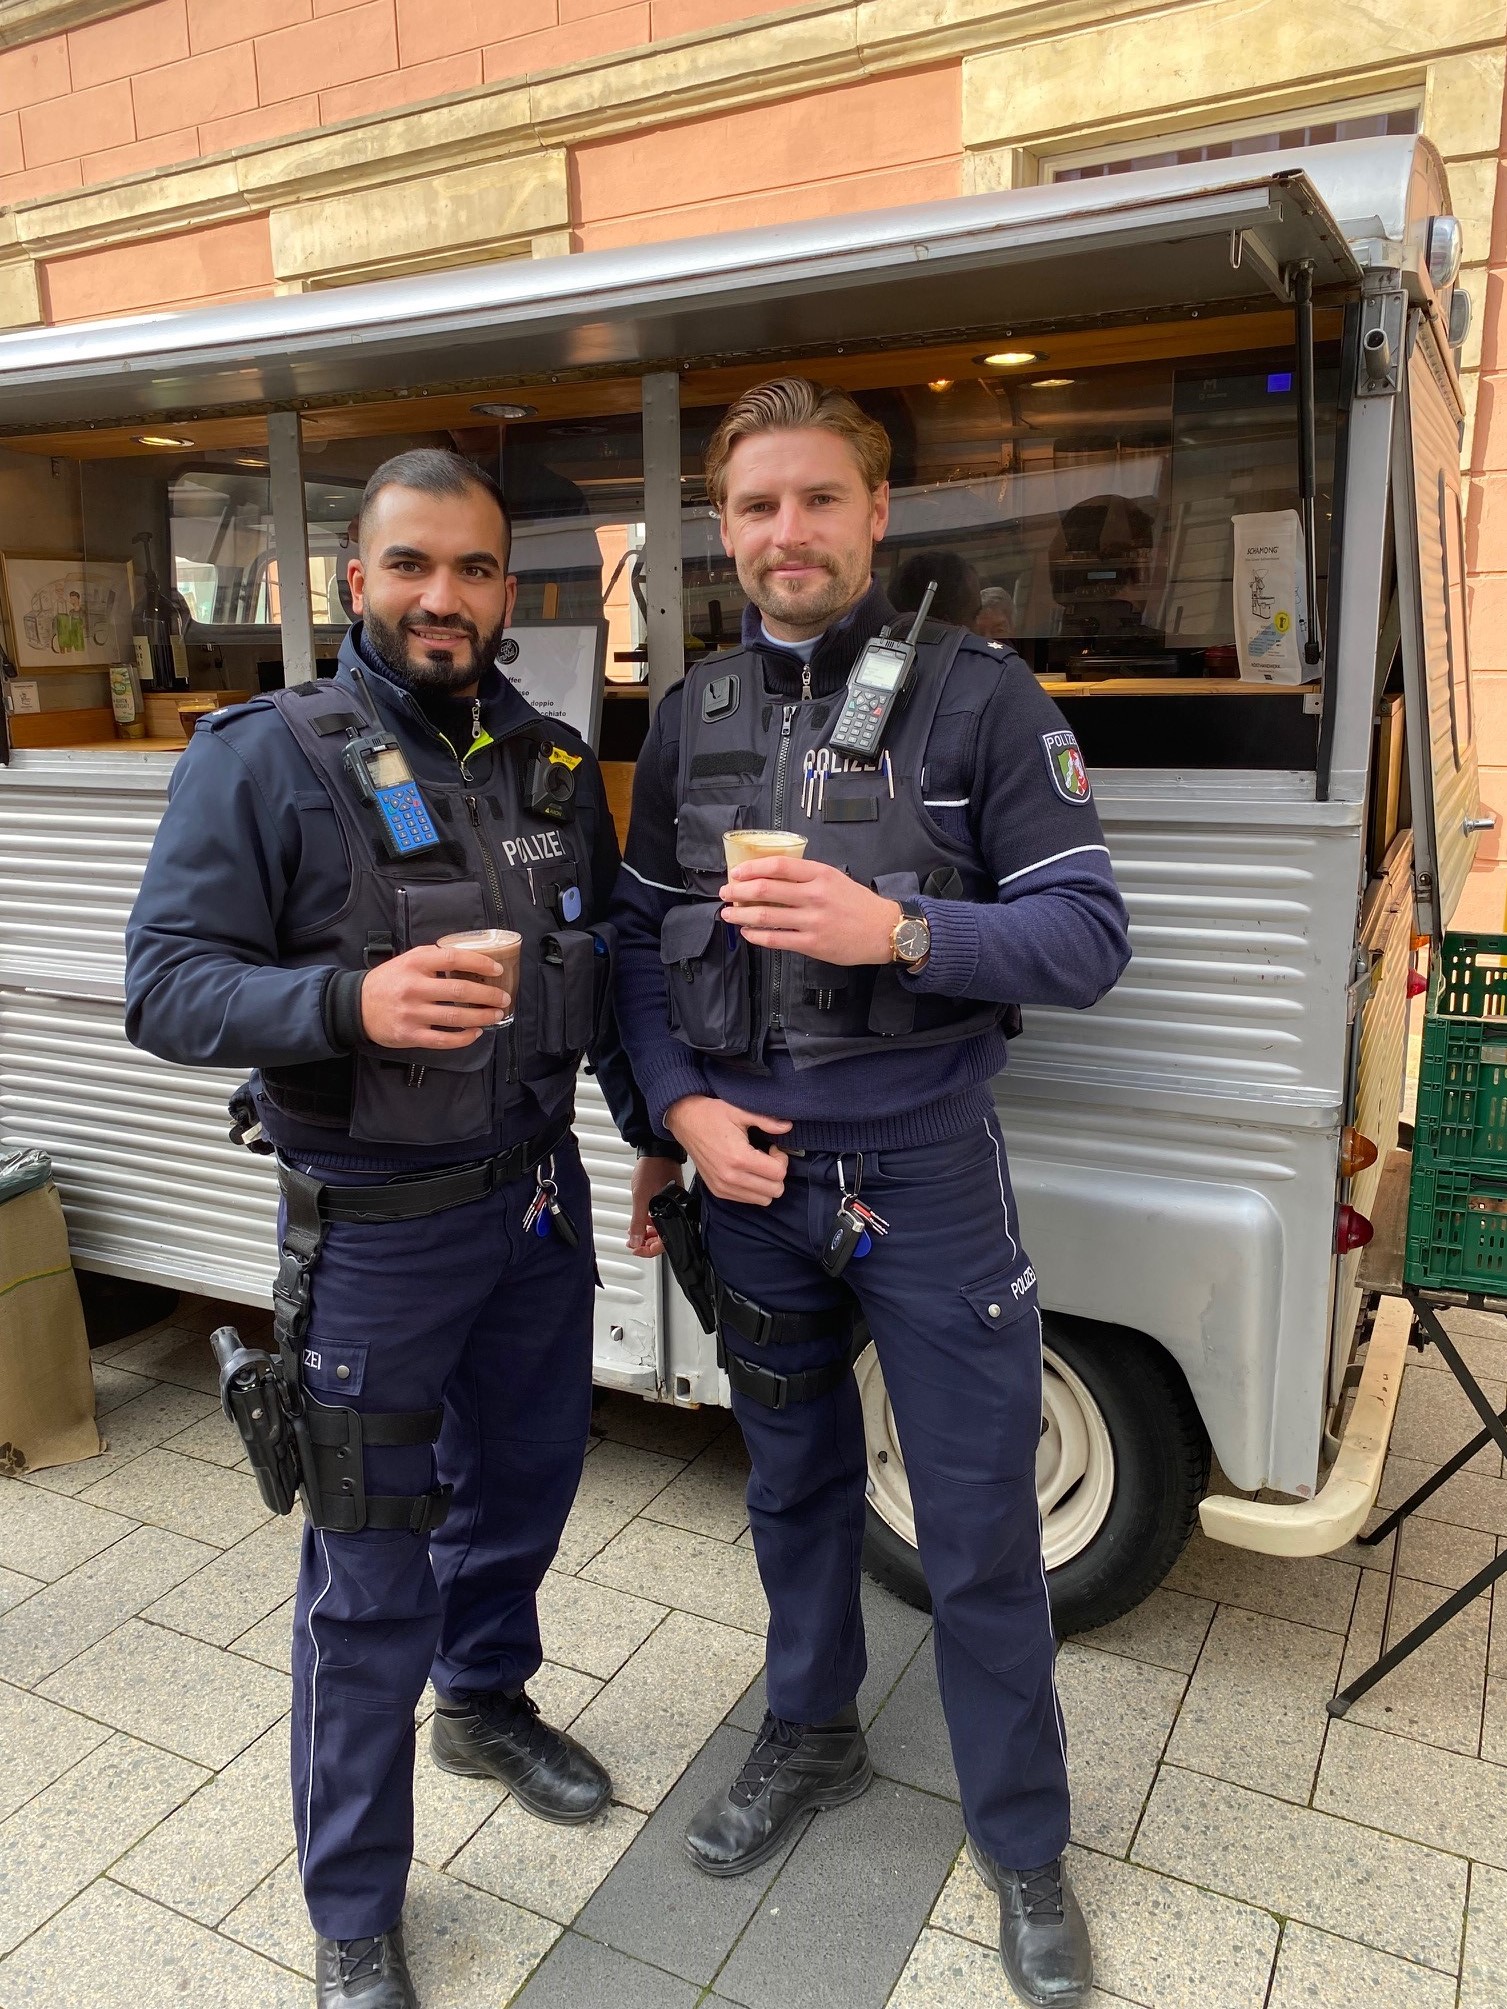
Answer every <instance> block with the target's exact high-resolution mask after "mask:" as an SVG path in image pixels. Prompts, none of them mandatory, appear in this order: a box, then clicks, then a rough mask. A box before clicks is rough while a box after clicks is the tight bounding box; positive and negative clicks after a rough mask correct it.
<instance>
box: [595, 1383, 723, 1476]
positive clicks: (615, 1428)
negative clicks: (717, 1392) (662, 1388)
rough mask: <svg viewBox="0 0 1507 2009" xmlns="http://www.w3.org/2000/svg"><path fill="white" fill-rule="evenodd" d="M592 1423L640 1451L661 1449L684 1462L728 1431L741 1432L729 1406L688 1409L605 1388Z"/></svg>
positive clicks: (615, 1440) (602, 1434)
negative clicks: (728, 1408)
mask: <svg viewBox="0 0 1507 2009" xmlns="http://www.w3.org/2000/svg"><path fill="white" fill-rule="evenodd" d="M591 1427H592V1429H593V1430H594V1431H596V1432H598V1433H599V1434H600V1435H601V1436H603V1437H605V1438H608V1439H611V1440H613V1441H614V1442H616V1443H619V1444H633V1445H636V1446H637V1447H638V1449H639V1450H640V1451H658V1452H660V1453H661V1454H662V1455H663V1456H665V1457H667V1458H678V1459H680V1461H681V1462H682V1464H684V1463H687V1462H689V1460H690V1459H692V1458H698V1457H700V1455H701V1453H702V1452H703V1451H704V1450H705V1449H706V1447H707V1445H708V1444H710V1443H712V1442H713V1440H714V1439H716V1438H718V1437H723V1436H726V1435H727V1433H728V1432H729V1431H731V1432H732V1433H733V1435H734V1436H737V1435H738V1434H739V1432H738V1426H737V1424H736V1423H735V1422H734V1421H733V1419H732V1413H731V1411H730V1410H726V1409H716V1408H712V1407H711V1406H710V1405H708V1406H706V1407H704V1408H697V1409H685V1408H681V1407H678V1406H677V1405H676V1404H674V1403H671V1402H645V1401H644V1399H643V1397H642V1396H640V1395H625V1394H622V1393H620V1392H618V1391H616V1390H611V1389H608V1390H603V1391H602V1393H601V1395H600V1396H599V1398H598V1401H597V1404H596V1408H595V1410H594V1411H593V1414H592V1419H591Z"/></svg>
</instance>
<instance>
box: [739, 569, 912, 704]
mask: <svg viewBox="0 0 1507 2009" xmlns="http://www.w3.org/2000/svg"><path fill="white" fill-rule="evenodd" d="M894 619H895V610H894V608H893V607H892V606H891V605H890V603H889V601H888V600H887V599H886V598H885V595H884V589H883V588H882V587H881V586H880V585H879V584H878V582H877V581H876V580H873V579H871V580H870V581H869V590H868V591H867V592H866V593H865V594H864V596H863V598H862V599H861V600H860V601H859V602H858V604H857V606H855V607H850V608H849V609H848V611H847V613H846V614H844V615H843V616H842V618H841V619H840V620H837V621H834V622H833V624H832V626H831V627H830V628H828V629H827V631H826V633H825V634H824V635H823V636H822V638H821V640H820V641H819V642H818V643H817V645H816V647H815V649H813V651H812V652H811V663H810V669H811V690H812V694H813V696H815V697H819V698H826V697H831V696H832V695H833V693H834V692H836V691H839V690H841V689H842V687H843V685H844V684H845V683H846V682H847V681H848V673H849V672H850V671H851V669H852V667H853V665H854V663H856V662H857V660H858V656H859V652H860V651H861V650H862V648H863V645H864V643H865V642H869V641H872V640H873V638H874V636H875V635H877V634H878V633H879V631H880V629H881V628H885V627H888V625H889V623H890V622H891V621H893V620H894ZM743 644H744V647H745V648H749V649H752V650H753V651H754V652H755V654H756V655H757V656H758V657H759V659H760V661H761V662H762V664H763V666H764V679H765V682H766V684H767V685H768V687H769V690H770V691H771V693H773V694H774V695H776V696H781V697H798V696H799V695H800V690H801V671H802V670H803V669H804V668H805V667H806V665H805V664H803V663H802V661H801V659H800V657H799V656H798V655H796V654H795V652H794V651H793V650H791V649H782V648H781V647H780V645H779V643H778V642H771V641H770V640H769V639H768V638H767V637H766V635H765V634H764V631H763V623H762V621H761V620H760V617H759V610H758V608H757V607H755V606H754V605H753V604H752V603H751V602H750V604H749V605H748V606H746V607H745V608H744V609H743Z"/></svg>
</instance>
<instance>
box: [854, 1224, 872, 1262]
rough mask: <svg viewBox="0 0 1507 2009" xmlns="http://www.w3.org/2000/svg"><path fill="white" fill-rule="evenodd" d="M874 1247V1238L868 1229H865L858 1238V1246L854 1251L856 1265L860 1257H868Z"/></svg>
mask: <svg viewBox="0 0 1507 2009" xmlns="http://www.w3.org/2000/svg"><path fill="white" fill-rule="evenodd" d="M873 1246H874V1237H873V1236H872V1235H871V1234H870V1233H869V1231H868V1229H867V1228H865V1229H864V1231H863V1233H862V1234H861V1235H860V1236H859V1237H858V1246H857V1248H855V1249H854V1251H853V1257H852V1260H853V1261H854V1262H855V1263H856V1262H857V1261H858V1259H859V1257H860V1256H866V1255H867V1254H868V1253H869V1251H870V1249H872V1248H873Z"/></svg>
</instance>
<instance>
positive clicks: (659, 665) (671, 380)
mask: <svg viewBox="0 0 1507 2009" xmlns="http://www.w3.org/2000/svg"><path fill="white" fill-rule="evenodd" d="M643 414H644V588H645V591H646V592H647V594H648V599H649V621H648V643H649V709H650V711H651V712H652V711H653V710H654V708H655V707H656V706H657V705H658V703H659V701H660V699H661V698H662V697H663V696H664V694H665V692H666V691H667V690H668V689H669V688H670V686H671V684H673V683H678V682H679V680H680V679H681V678H682V677H683V676H684V675H685V613H684V610H683V607H682V604H681V563H680V554H681V531H680V379H679V377H677V376H676V374H675V372H674V371H673V370H660V371H656V372H655V373H654V374H653V375H652V376H647V377H645V378H644V380H643Z"/></svg>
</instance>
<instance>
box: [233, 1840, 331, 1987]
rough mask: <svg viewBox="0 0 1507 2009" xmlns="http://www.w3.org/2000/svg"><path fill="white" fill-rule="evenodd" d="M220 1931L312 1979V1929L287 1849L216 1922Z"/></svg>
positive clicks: (293, 1856) (295, 1859) (295, 1860)
mask: <svg viewBox="0 0 1507 2009" xmlns="http://www.w3.org/2000/svg"><path fill="white" fill-rule="evenodd" d="M220 1930H221V1932H222V1933H224V1934H225V1935H226V1936H227V1937H228V1938H230V1939H234V1940H237V1941H238V1942H239V1943H240V1944H241V1945H242V1946H249V1947H252V1948H253V1949H254V1950H255V1951H256V1952H258V1953H265V1954H266V1956H267V1958H268V1959H269V1960H276V1961H278V1962H280V1963H281V1965H282V1966H284V1967H291V1968H292V1970H293V1972H294V1973H295V1974H302V1975H304V1976H305V1977H306V1979H308V1980H310V1981H312V1980H313V1979H314V1928H313V1926H312V1925H310V1923H309V1914H308V1912H307V1910H306V1909H305V1907H304V1901H303V1887H302V1885H301V1884H300V1883H299V1881H298V1857H297V1855H296V1854H295V1853H294V1852H293V1851H292V1850H291V1849H290V1850H289V1852H288V1854H287V1855H286V1856H284V1857H283V1859H282V1861H281V1862H280V1863H279V1864H278V1866H277V1868H276V1869H275V1870H274V1871H273V1872H272V1874H271V1876H269V1877H265V1878H264V1879H263V1880H262V1882H261V1883H259V1884H258V1885H257V1887H256V1889H255V1890H254V1891H252V1893H251V1895H250V1896H249V1897H247V1898H244V1899H243V1900H242V1902H241V1903H240V1904H238V1905H237V1906H236V1908H235V1910H234V1911H233V1912H232V1913H231V1914H230V1916H229V1917H228V1918H225V1919H222V1920H221V1921H220Z"/></svg>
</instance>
